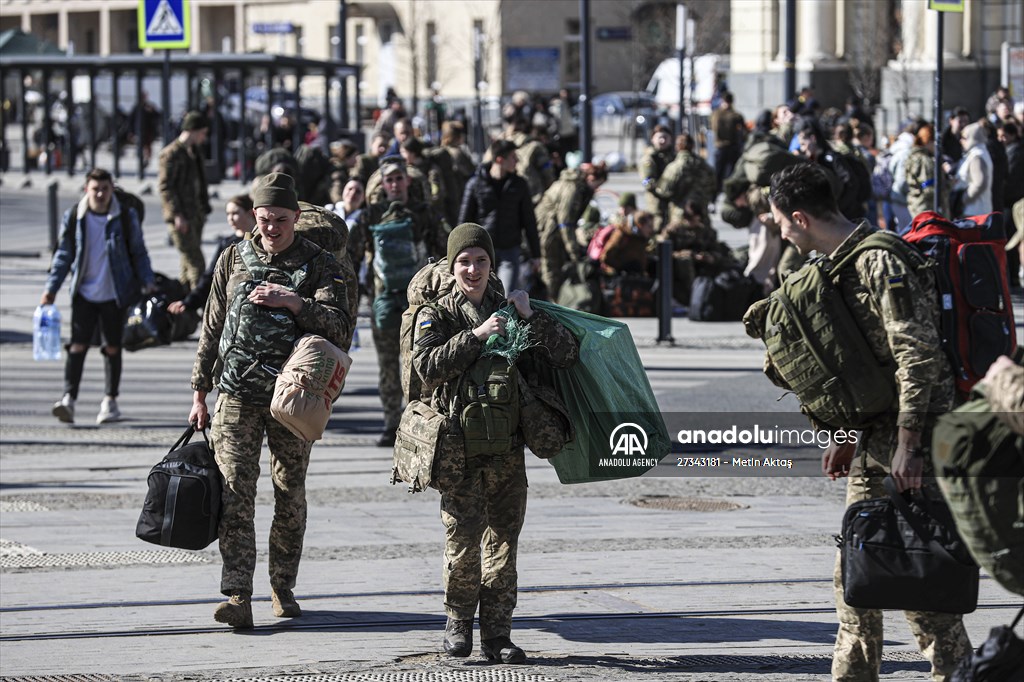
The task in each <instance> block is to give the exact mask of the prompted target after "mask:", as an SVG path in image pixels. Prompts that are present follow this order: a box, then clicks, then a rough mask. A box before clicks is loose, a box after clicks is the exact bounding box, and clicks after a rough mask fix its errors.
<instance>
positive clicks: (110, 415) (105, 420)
mask: <svg viewBox="0 0 1024 682" xmlns="http://www.w3.org/2000/svg"><path fill="white" fill-rule="evenodd" d="M116 421H121V410H119V409H117V401H116V400H114V399H113V398H111V397H109V396H108V397H106V398H104V399H103V402H102V403H100V413H99V414H98V415H96V423H97V424H109V423H110V422H116Z"/></svg>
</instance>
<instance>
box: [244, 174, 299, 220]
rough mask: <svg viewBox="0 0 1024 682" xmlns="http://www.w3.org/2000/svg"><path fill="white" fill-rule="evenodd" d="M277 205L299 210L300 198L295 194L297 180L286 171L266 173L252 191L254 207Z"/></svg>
mask: <svg viewBox="0 0 1024 682" xmlns="http://www.w3.org/2000/svg"><path fill="white" fill-rule="evenodd" d="M261 206H277V207H278V208H287V209H291V210H292V211H298V210H299V199H298V197H297V196H296V194H295V180H294V179H293V178H292V176H290V175H286V174H285V173H270V174H269V175H264V176H263V177H262V178H260V179H259V181H258V182H257V183H256V188H255V189H254V190H253V192H252V207H253V208H260V207H261Z"/></svg>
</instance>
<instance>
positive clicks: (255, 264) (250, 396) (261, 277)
mask: <svg viewBox="0 0 1024 682" xmlns="http://www.w3.org/2000/svg"><path fill="white" fill-rule="evenodd" d="M320 256H322V257H324V258H327V257H328V256H327V254H326V253H325V252H323V251H321V252H319V255H318V256H314V258H317V257H320ZM234 257H235V258H237V259H240V260H241V262H242V264H243V265H244V266H245V268H246V269H247V270H248V271H249V274H250V275H251V277H250V279H248V280H245V281H243V282H239V283H238V284H237V285H236V286H235V290H234V295H233V298H232V299H231V301H230V302H229V303H228V311H227V315H226V317H225V321H224V330H223V331H222V333H221V337H220V345H219V347H218V357H219V358H220V361H221V363H222V368H221V374H220V380H219V382H218V386H219V388H220V390H221V391H222V392H224V393H227V394H229V395H232V396H234V397H236V398H238V399H239V400H241V401H242V402H244V403H247V404H249V405H255V406H258V407H269V406H270V402H271V399H272V397H273V394H274V382H275V380H276V379H277V375H278V373H279V372H280V370H281V368H282V367H283V366H284V363H285V362H286V361H287V360H288V356H289V355H291V352H292V348H293V347H294V344H295V340H296V339H298V338H299V336H300V333H299V328H298V325H297V324H296V322H295V316H294V315H292V313H291V311H289V310H288V309H287V308H269V307H267V306H262V305H258V304H256V303H253V302H251V301H250V300H249V294H250V293H251V292H252V290H253V289H255V288H256V287H257V286H259V285H260V284H262V283H264V282H273V283H275V284H281V285H283V286H286V287H288V288H290V289H292V290H294V291H299V290H300V289H301V288H302V286H303V284H304V282H305V280H306V273H307V270H308V268H307V267H305V266H303V267H301V268H296V269H295V270H294V271H292V272H285V271H284V270H281V269H279V268H275V267H273V266H269V265H265V264H264V263H263V262H262V261H261V260H260V259H259V257H258V256H257V255H256V251H255V249H254V247H253V245H252V242H249V241H242V242H239V243H238V245H237V246H236V247H235V256H234Z"/></svg>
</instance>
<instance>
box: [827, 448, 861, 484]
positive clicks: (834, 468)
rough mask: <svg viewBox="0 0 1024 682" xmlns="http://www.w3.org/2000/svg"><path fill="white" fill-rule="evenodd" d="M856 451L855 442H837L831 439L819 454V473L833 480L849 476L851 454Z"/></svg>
mask: <svg viewBox="0 0 1024 682" xmlns="http://www.w3.org/2000/svg"><path fill="white" fill-rule="evenodd" d="M856 452H857V444H856V443H842V444H839V443H836V442H834V441H833V442H832V443H830V444H829V446H828V447H827V448H825V451H824V452H823V453H822V454H821V473H823V474H825V475H826V476H828V477H829V478H830V479H831V480H833V481H834V480H836V479H837V478H844V477H846V476H849V475H850V463H851V462H852V461H853V455H854V453H856Z"/></svg>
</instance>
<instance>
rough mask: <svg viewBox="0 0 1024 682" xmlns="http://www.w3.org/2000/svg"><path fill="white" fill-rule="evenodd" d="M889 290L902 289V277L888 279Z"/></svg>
mask: <svg viewBox="0 0 1024 682" xmlns="http://www.w3.org/2000/svg"><path fill="white" fill-rule="evenodd" d="M889 288H890V289H902V288H903V275H896V276H895V277H890V278H889Z"/></svg>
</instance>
